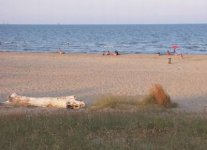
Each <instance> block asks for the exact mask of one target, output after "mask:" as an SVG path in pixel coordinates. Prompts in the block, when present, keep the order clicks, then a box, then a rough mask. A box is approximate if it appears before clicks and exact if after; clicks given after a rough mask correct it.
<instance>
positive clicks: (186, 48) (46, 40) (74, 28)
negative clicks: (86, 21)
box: [0, 24, 207, 54]
mask: <svg viewBox="0 0 207 150" xmlns="http://www.w3.org/2000/svg"><path fill="white" fill-rule="evenodd" d="M172 45H178V46H179V48H178V49H177V51H180V52H182V53H184V54H207V24H172V25H170V24H168V25H8V24H2V25H0V51H15V52H16V51H25V52H56V51H58V49H61V50H63V51H65V52H67V53H102V52H103V51H115V50H117V51H119V52H120V53H123V54H138V53H144V54H153V53H158V52H159V53H165V52H166V51H167V50H169V51H171V50H172V48H171V46H172Z"/></svg>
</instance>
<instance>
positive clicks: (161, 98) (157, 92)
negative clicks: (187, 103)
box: [142, 84, 177, 108]
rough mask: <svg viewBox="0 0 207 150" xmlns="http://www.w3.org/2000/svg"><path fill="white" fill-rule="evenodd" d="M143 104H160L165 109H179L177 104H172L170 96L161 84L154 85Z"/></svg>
mask: <svg viewBox="0 0 207 150" xmlns="http://www.w3.org/2000/svg"><path fill="white" fill-rule="evenodd" d="M142 103H143V104H145V105H146V104H158V105H161V106H164V107H168V108H172V107H177V104H176V103H172V102H171V99H170V96H169V95H168V94H167V93H166V92H165V90H164V89H163V87H162V86H161V85H159V84H155V85H153V87H152V88H151V89H150V92H149V95H147V96H146V97H145V98H144V100H143V101H142Z"/></svg>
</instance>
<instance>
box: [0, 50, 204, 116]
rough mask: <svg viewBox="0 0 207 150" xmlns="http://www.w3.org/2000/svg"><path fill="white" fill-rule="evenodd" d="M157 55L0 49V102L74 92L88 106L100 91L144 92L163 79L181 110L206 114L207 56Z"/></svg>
mask: <svg viewBox="0 0 207 150" xmlns="http://www.w3.org/2000/svg"><path fill="white" fill-rule="evenodd" d="M167 62H168V56H164V55H163V56H157V55H121V56H102V55H101V54H100V55H99V54H97V55H94V54H65V55H59V54H55V53H23V52H18V53H16V52H0V101H1V102H3V101H5V100H6V99H7V97H8V96H9V95H10V94H11V93H13V92H16V93H18V94H21V95H26V96H65V95H76V96H77V97H78V98H79V99H82V100H84V101H86V103H87V104H88V105H89V104H90V103H91V102H92V101H93V100H94V99H96V98H97V97H99V96H101V95H107V94H112V95H125V96H126V95H128V96H137V95H146V94H148V91H149V89H150V87H151V86H152V84H154V83H159V84H161V85H162V86H163V87H164V89H165V90H166V91H167V92H168V94H169V95H170V96H171V98H172V101H174V102H177V103H178V104H179V107H178V108H177V109H180V110H184V111H192V112H203V111H204V109H205V106H207V55H185V56H184V59H180V57H178V56H172V64H168V63H167Z"/></svg>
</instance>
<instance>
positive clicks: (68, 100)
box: [5, 93, 85, 109]
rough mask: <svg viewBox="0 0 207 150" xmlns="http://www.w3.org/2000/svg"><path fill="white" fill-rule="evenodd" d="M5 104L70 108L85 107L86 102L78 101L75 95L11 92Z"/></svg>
mask: <svg viewBox="0 0 207 150" xmlns="http://www.w3.org/2000/svg"><path fill="white" fill-rule="evenodd" d="M5 104H11V105H19V106H37V107H54V108H69V109H80V108H83V107H85V103H84V102H83V101H77V100H76V97H75V96H65V97H39V98H35V97H26V96H20V95H17V94H16V93H13V94H11V95H10V96H9V99H8V101H6V102H5Z"/></svg>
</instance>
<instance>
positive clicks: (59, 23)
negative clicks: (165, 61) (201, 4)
mask: <svg viewBox="0 0 207 150" xmlns="http://www.w3.org/2000/svg"><path fill="white" fill-rule="evenodd" d="M205 24H207V23H128V24H127V23H91V24H90V23H77V24H76V23H71V24H67V23H33V24H32V23H0V25H205Z"/></svg>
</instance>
